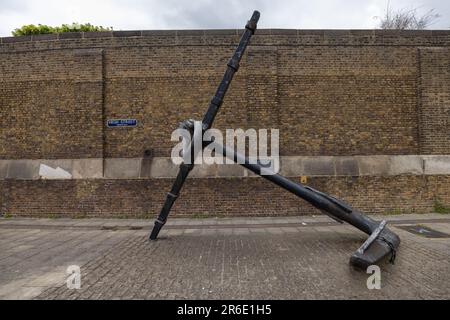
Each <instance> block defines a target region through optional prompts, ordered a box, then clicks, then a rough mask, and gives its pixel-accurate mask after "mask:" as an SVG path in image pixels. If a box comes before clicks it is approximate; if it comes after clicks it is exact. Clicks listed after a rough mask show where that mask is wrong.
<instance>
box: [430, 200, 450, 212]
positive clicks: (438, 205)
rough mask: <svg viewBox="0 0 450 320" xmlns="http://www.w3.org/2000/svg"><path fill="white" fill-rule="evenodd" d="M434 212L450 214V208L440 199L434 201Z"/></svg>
mask: <svg viewBox="0 0 450 320" xmlns="http://www.w3.org/2000/svg"><path fill="white" fill-rule="evenodd" d="M433 209H434V212H436V213H441V214H450V207H448V206H446V205H444V204H443V203H442V202H440V201H439V200H438V199H435V200H434V208H433Z"/></svg>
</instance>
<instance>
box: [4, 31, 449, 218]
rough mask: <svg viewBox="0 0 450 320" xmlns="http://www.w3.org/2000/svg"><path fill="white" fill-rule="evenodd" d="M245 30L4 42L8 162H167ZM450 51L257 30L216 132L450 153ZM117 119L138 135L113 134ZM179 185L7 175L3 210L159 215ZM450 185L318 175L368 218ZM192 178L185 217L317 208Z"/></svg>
mask: <svg viewBox="0 0 450 320" xmlns="http://www.w3.org/2000/svg"><path fill="white" fill-rule="evenodd" d="M240 33H241V30H207V31H205V30H182V31H123V32H104V33H73V34H61V35H42V36H32V37H19V38H0V159H83V158H100V159H101V158H139V157H142V156H143V155H144V153H145V152H146V151H149V152H148V153H147V154H151V155H153V156H156V157H167V156H170V150H171V147H172V145H173V142H171V141H170V134H171V132H172V130H173V129H174V128H175V127H176V126H177V124H178V122H180V121H182V120H185V119H186V118H194V119H200V118H201V117H202V115H203V113H204V111H205V109H206V106H207V104H208V101H209V99H210V98H211V97H212V95H213V94H214V91H215V88H216V86H217V84H218V82H219V81H220V79H221V77H222V74H223V72H224V70H225V64H226V62H227V60H228V59H229V57H230V55H231V53H232V52H233V50H234V47H235V45H236V44H237V42H238V41H239V34H240ZM449 47H450V32H449V31H402V32H399V31H378V30H375V31H374V30H258V32H257V35H255V37H254V38H253V40H252V44H251V46H250V47H249V48H248V51H247V53H246V55H245V56H244V58H243V61H242V63H241V68H240V70H239V73H237V74H236V77H235V79H234V81H233V83H232V85H231V88H230V91H229V93H228V94H227V96H226V99H225V103H224V105H223V106H222V109H221V111H220V114H219V115H218V117H217V120H216V122H215V127H217V128H219V129H225V128H243V129H246V128H250V127H252V128H256V129H258V128H277V129H279V130H280V153H281V155H283V156H298V155H302V156H353V155H416V154H435V155H440V154H442V155H446V154H450V121H449V117H450V113H449V112H450V109H449V108H450V107H449V106H450V97H449V93H450V88H449V84H450V78H449V75H450V68H449V65H450V49H449ZM116 118H134V119H137V120H138V126H137V127H136V128H133V129H109V128H107V127H106V125H105V124H106V120H107V119H116ZM0 170H2V168H0ZM171 182H172V181H171V179H160V180H159V179H141V180H103V179H99V180H86V181H17V180H5V181H0V183H1V184H0V194H1V196H0V208H2V212H0V213H6V214H12V215H53V214H57V215H69V216H77V215H81V216H85V215H88V216H95V215H100V216H109V215H115V216H130V217H131V216H146V215H151V216H153V215H154V214H155V212H157V211H158V210H159V209H160V205H161V203H162V201H163V198H164V192H166V191H167V190H168V187H169V185H170V183H171ZM449 182H450V180H449V177H448V176H444V175H442V176H406V175H405V176H404V175H402V176H391V177H382V176H380V177H362V176H361V177H323V178H312V179H311V180H310V183H311V185H312V186H315V187H317V188H319V189H321V190H324V191H326V192H330V193H331V194H335V195H337V196H340V197H343V198H345V199H347V200H348V201H349V202H351V203H352V204H354V205H355V207H359V208H361V209H363V210H365V211H367V212H370V213H375V212H385V211H389V210H414V211H427V210H428V211H429V210H431V209H432V208H433V203H434V199H435V198H436V197H438V198H442V201H443V202H444V203H450V199H448V195H449V194H450V183H449ZM189 184H190V185H191V186H192V187H193V188H192V190H188V189H189V187H187V188H186V191H185V193H186V194H185V195H183V197H181V198H180V200H179V201H178V202H177V204H176V206H175V208H174V210H175V213H176V214H178V215H181V214H218V215H242V214H244V213H247V211H248V214H251V215H259V214H265V215H267V214H271V215H276V214H280V215H285V214H304V213H308V212H311V208H310V207H309V206H306V205H305V204H304V203H303V202H302V201H300V200H298V199H297V198H295V197H294V196H291V195H289V194H286V192H284V191H282V190H279V189H277V188H276V187H274V186H271V185H269V184H267V183H263V182H262V180H260V179H253V178H252V179H239V178H232V179H196V180H189V183H188V185H189ZM393 190H394V191H393ZM272 192H273V195H272ZM118 195H120V196H118ZM275 199H276V201H274V200H275Z"/></svg>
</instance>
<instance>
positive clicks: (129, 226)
mask: <svg viewBox="0 0 450 320" xmlns="http://www.w3.org/2000/svg"><path fill="white" fill-rule="evenodd" d="M380 218H381V217H380ZM382 218H383V219H386V218H387V219H388V220H389V221H390V222H389V223H390V225H391V226H392V229H393V231H395V232H397V233H398V234H399V235H400V237H401V239H402V244H401V247H400V250H399V252H398V257H397V260H396V264H395V265H389V264H383V265H381V270H382V273H381V286H382V288H381V290H368V289H367V286H366V281H367V277H368V276H369V275H368V274H366V273H365V272H361V271H357V270H354V269H353V268H351V267H350V266H349V265H348V259H349V257H350V255H351V253H352V252H353V251H355V250H356V249H357V248H358V247H359V246H360V245H361V243H362V242H363V241H364V240H365V239H366V238H367V236H365V235H364V234H363V233H361V232H360V231H358V230H357V229H354V228H353V227H351V226H349V225H337V224H336V223H334V222H330V220H329V219H328V218H327V217H323V216H318V217H289V218H233V219H191V220H189V219H171V220H170V222H169V223H168V225H167V228H165V229H163V231H162V232H161V235H160V240H158V241H156V242H148V241H147V232H148V230H149V229H150V227H151V225H152V222H151V221H148V220H101V219H92V220H70V219H60V220H51V219H41V220H32V219H0V239H1V241H0V269H1V271H2V272H1V273H0V299H32V298H34V299H304V298H305V299H330V298H331V299H332V298H338V299H361V298H368V299H385V298H387V299H397V298H405V299H433V298H437V299H449V298H450V259H449V253H450V238H439V239H427V238H425V237H421V236H418V235H414V234H412V233H409V232H407V231H406V230H402V229H400V228H398V227H397V226H404V225H409V224H420V225H425V226H428V227H430V228H433V229H435V230H438V231H441V232H444V233H447V234H450V217H449V216H445V215H434V214H433V215H432V214H430V215H399V216H391V217H385V216H383V217H382ZM69 265H79V266H80V267H81V289H79V290H75V289H72V290H71V289H68V288H67V286H66V282H65V280H66V277H67V275H66V268H67V267H68V266H69Z"/></svg>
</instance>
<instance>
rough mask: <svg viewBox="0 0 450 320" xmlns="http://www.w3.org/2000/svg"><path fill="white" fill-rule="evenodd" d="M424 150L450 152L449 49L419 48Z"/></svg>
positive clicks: (421, 122) (439, 152) (422, 142)
mask: <svg viewBox="0 0 450 320" xmlns="http://www.w3.org/2000/svg"><path fill="white" fill-rule="evenodd" d="M419 59H420V60H419V61H420V85H421V88H422V90H421V96H420V100H419V101H420V103H421V105H420V113H419V116H420V121H419V123H420V133H421V139H420V143H421V151H422V153H426V154H448V153H449V152H450V48H420V49H419Z"/></svg>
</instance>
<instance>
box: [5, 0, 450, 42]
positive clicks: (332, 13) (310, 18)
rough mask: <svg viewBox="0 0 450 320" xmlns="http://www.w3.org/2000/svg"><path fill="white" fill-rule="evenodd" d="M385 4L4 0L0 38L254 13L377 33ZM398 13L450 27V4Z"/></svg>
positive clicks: (402, 1)
mask: <svg viewBox="0 0 450 320" xmlns="http://www.w3.org/2000/svg"><path fill="white" fill-rule="evenodd" d="M386 5H387V0H341V1H338V0H75V1H67V0H0V36H8V35H10V34H11V31H12V30H13V29H15V28H17V27H20V26H22V25H24V24H38V23H40V24H48V25H60V24H62V23H72V22H79V23H86V22H90V23H92V24H95V25H102V26H112V27H113V28H114V30H132V29H140V30H142V29H221V28H242V27H243V25H244V24H245V22H246V20H247V19H248V18H249V17H250V15H251V13H252V11H253V10H254V9H257V10H259V11H260V12H261V20H260V24H259V27H260V28H297V29H373V28H375V27H376V26H377V23H378V22H377V19H375V17H376V16H382V15H383V12H384V11H385V9H386ZM390 6H391V7H392V8H394V9H400V8H407V9H411V8H419V11H420V12H426V11H427V10H430V9H433V8H434V9H435V11H436V12H437V13H440V14H441V15H442V17H441V18H440V19H439V20H438V21H437V22H436V23H435V24H434V25H433V26H432V27H431V28H432V29H447V30H448V29H449V28H450V0H390Z"/></svg>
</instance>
